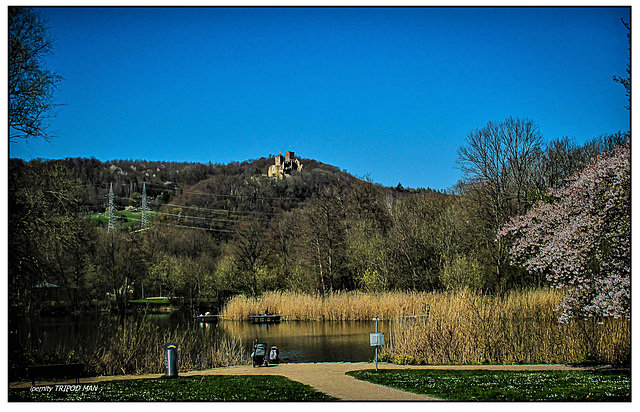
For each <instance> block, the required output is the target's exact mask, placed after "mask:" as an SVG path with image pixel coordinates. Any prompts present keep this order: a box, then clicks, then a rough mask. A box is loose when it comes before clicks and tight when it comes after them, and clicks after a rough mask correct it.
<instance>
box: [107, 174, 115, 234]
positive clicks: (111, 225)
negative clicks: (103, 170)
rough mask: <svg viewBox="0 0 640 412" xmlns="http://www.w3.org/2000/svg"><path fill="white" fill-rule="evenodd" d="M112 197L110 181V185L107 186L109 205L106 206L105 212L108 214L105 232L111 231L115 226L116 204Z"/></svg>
mask: <svg viewBox="0 0 640 412" xmlns="http://www.w3.org/2000/svg"><path fill="white" fill-rule="evenodd" d="M114 199H115V196H114V194H113V183H111V187H110V188H109V205H108V206H107V213H108V216H109V227H108V228H107V232H111V230H113V229H115V228H116V205H115V203H114Z"/></svg>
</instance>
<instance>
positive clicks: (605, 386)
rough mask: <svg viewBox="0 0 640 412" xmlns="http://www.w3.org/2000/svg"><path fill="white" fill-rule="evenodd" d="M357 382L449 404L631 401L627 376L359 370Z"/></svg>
mask: <svg viewBox="0 0 640 412" xmlns="http://www.w3.org/2000/svg"><path fill="white" fill-rule="evenodd" d="M347 374H348V375H351V376H353V377H355V378H356V379H360V380H365V381H368V382H372V383H376V384H380V385H385V386H390V387H393V388H397V389H402V390H405V391H409V392H414V393H419V394H424V395H429V396H433V397H436V398H440V399H444V400H451V401H581V402H584V401H630V400H631V379H630V373H629V372H595V371H487V370H474V371H468V370H465V371H460V370H457V371H452V370H380V371H377V372H376V371H375V370H363V371H352V372H348V373H347Z"/></svg>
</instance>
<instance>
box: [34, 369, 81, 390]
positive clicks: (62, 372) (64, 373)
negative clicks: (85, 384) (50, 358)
mask: <svg viewBox="0 0 640 412" xmlns="http://www.w3.org/2000/svg"><path fill="white" fill-rule="evenodd" d="M83 372H84V365H83V364H82V363H65V364H59V365H34V366H29V379H31V384H32V385H33V386H35V385H36V380H39V379H43V378H48V379H56V378H75V379H76V383H80V380H79V379H80V375H82V373H83Z"/></svg>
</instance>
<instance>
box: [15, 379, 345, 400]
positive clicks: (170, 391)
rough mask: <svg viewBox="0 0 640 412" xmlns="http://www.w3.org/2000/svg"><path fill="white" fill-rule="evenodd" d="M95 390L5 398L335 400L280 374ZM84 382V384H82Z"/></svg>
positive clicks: (25, 392) (119, 384)
mask: <svg viewBox="0 0 640 412" xmlns="http://www.w3.org/2000/svg"><path fill="white" fill-rule="evenodd" d="M91 385H95V387H96V390H89V389H87V390H80V391H76V392H62V391H56V390H55V388H54V389H53V391H51V392H30V391H29V389H10V390H9V401H44V402H49V401H89V402H96V401H134V402H149V401H172V402H212V401H213V402H222V401H224V402H230V401H250V402H283V401H293V402H302V401H306V402H308V401H315V402H319V401H323V402H324V401H333V400H337V399H335V398H333V397H331V396H329V395H325V394H324V393H322V392H318V391H316V390H315V389H313V388H311V387H310V386H309V385H304V384H302V383H299V382H295V381H292V380H290V379H288V378H285V377H284V376H251V375H247V376H224V375H223V376H191V377H179V378H175V379H166V378H159V379H158V378H156V379H137V380H127V381H112V382H101V383H97V384H87V386H91ZM83 386H85V385H83Z"/></svg>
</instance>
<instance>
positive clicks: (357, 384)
mask: <svg viewBox="0 0 640 412" xmlns="http://www.w3.org/2000/svg"><path fill="white" fill-rule="evenodd" d="M373 368H375V364H373V363H365V362H360V363H342V362H340V363H336V362H328V363H289V364H281V365H272V366H269V367H259V368H254V367H252V366H231V367H228V368H217V369H209V370H204V371H192V372H184V373H180V376H201V375H282V376H285V377H287V378H289V379H291V380H294V381H297V382H301V383H304V384H306V385H309V386H311V387H313V388H314V389H316V390H318V391H320V392H323V393H326V394H327V395H331V396H333V397H336V398H339V399H341V400H345V401H430V400H431V401H433V400H437V399H436V398H432V397H429V396H426V395H418V394H414V393H410V392H404V391H401V390H398V389H392V388H388V387H386V386H381V385H375V384H372V383H369V382H364V381H359V380H357V379H355V378H353V377H351V376H348V375H346V374H345V373H346V372H348V371H354V370H362V369H373ZM379 369H449V370H452V369H462V370H471V369H481V370H572V369H584V368H576V367H571V366H566V365H487V366H482V365H461V366H407V365H393V364H387V363H380V364H379ZM158 376H161V375H158V374H153V375H124V376H101V377H95V378H83V379H80V383H81V384H89V383H96V382H106V381H113V380H127V379H145V378H157V377H158ZM55 383H56V384H60V383H73V381H65V382H55ZM47 384H49V385H50V384H52V383H51V382H49V383H47V382H38V386H42V385H47ZM30 386H31V383H30V382H19V383H11V384H10V387H11V388H28V387H30Z"/></svg>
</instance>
